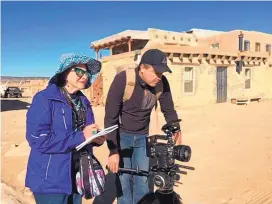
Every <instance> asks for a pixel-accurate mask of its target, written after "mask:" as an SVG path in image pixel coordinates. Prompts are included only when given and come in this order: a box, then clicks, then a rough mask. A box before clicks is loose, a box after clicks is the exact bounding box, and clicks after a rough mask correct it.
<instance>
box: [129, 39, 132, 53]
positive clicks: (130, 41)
mask: <svg viewBox="0 0 272 204" xmlns="http://www.w3.org/2000/svg"><path fill="white" fill-rule="evenodd" d="M131 43H132V40H129V41H128V51H129V52H131Z"/></svg>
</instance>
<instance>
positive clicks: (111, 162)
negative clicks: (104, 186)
mask: <svg viewBox="0 0 272 204" xmlns="http://www.w3.org/2000/svg"><path fill="white" fill-rule="evenodd" d="M119 161H120V156H119V154H118V153H116V154H112V155H111V156H109V159H108V168H109V169H110V171H111V172H112V173H117V172H118V168H119Z"/></svg>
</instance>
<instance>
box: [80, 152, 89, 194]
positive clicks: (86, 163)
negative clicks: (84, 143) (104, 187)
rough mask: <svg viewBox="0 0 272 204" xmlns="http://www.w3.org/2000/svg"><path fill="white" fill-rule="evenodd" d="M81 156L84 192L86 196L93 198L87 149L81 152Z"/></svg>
mask: <svg viewBox="0 0 272 204" xmlns="http://www.w3.org/2000/svg"><path fill="white" fill-rule="evenodd" d="M80 156H81V158H80V160H81V170H82V180H83V187H84V194H85V198H86V199H89V198H92V194H91V192H90V189H91V186H90V181H89V159H88V157H89V156H88V153H87V152H86V151H83V152H80Z"/></svg>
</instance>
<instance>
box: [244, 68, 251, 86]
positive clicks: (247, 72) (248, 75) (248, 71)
mask: <svg viewBox="0 0 272 204" xmlns="http://www.w3.org/2000/svg"><path fill="white" fill-rule="evenodd" d="M250 87H251V69H245V89H250Z"/></svg>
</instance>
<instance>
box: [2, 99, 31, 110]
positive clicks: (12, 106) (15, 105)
mask: <svg viewBox="0 0 272 204" xmlns="http://www.w3.org/2000/svg"><path fill="white" fill-rule="evenodd" d="M29 105H30V103H28V102H25V101H21V100H6V99H4V100H1V112H4V111H12V110H23V109H27V106H29Z"/></svg>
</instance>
